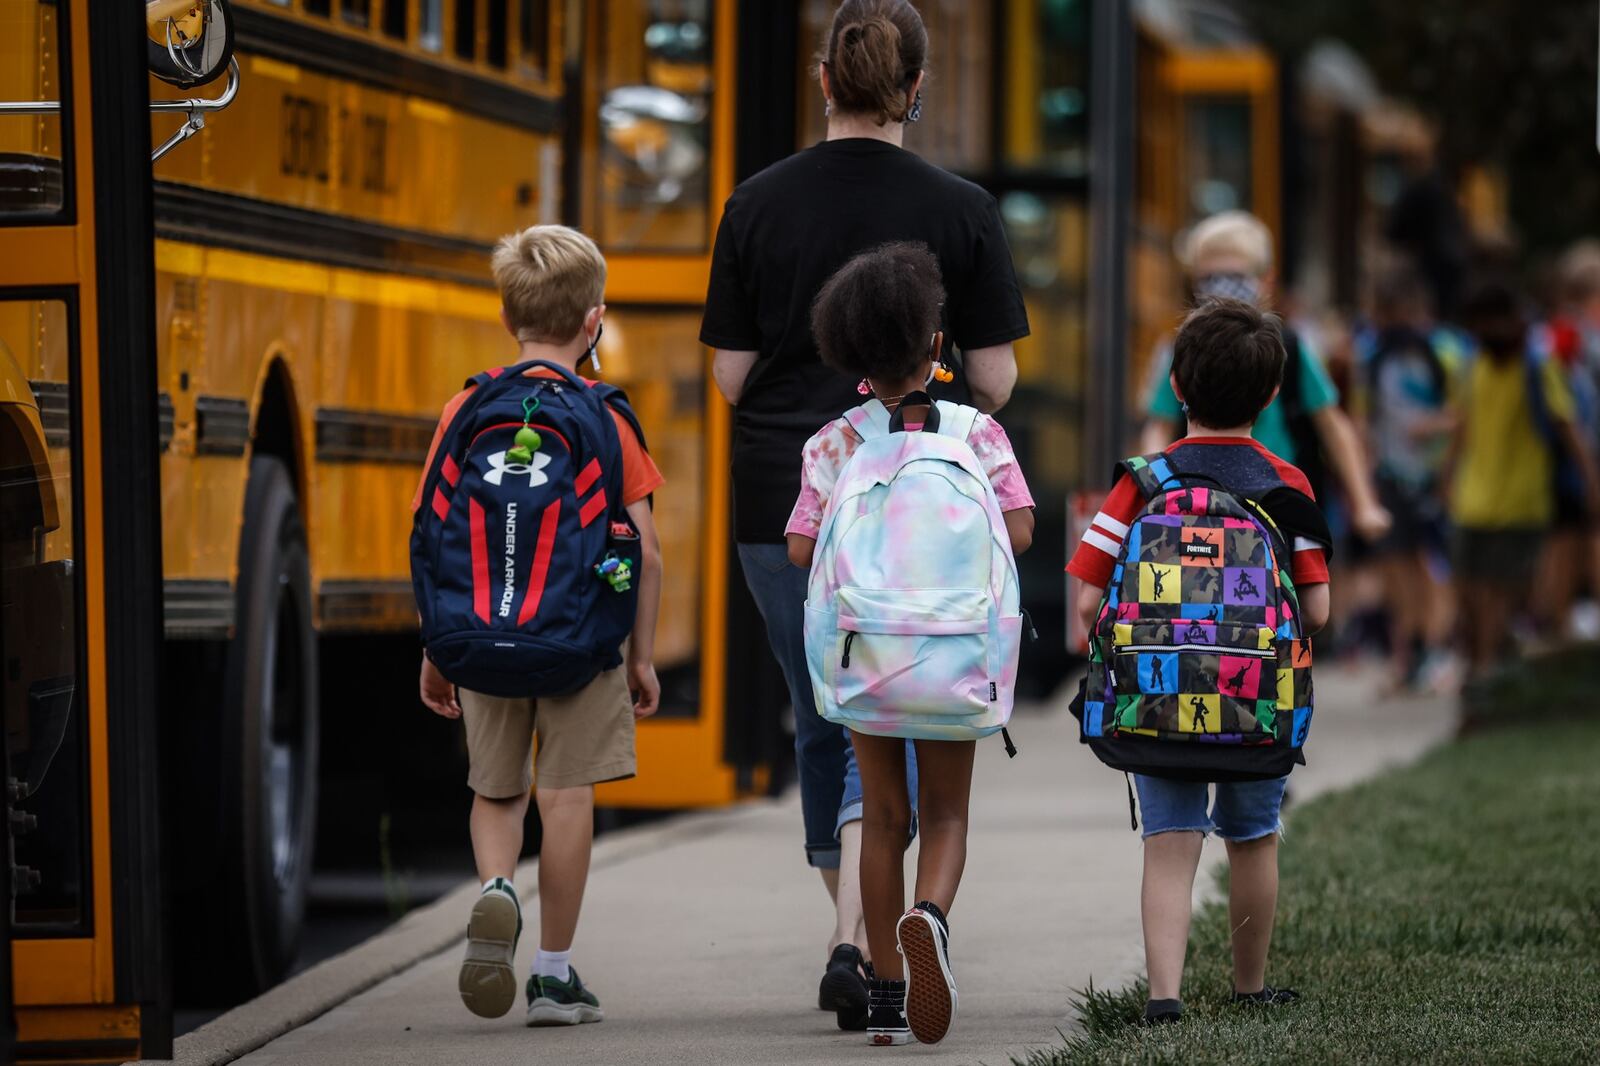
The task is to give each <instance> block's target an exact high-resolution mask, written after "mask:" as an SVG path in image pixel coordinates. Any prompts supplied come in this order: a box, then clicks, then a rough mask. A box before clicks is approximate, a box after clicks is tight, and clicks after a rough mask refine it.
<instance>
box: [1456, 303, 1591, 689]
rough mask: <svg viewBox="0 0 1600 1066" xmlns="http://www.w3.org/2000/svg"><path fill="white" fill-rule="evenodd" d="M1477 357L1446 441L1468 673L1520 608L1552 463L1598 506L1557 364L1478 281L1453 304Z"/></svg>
mask: <svg viewBox="0 0 1600 1066" xmlns="http://www.w3.org/2000/svg"><path fill="white" fill-rule="evenodd" d="M1461 317H1462V323H1463V325H1465V326H1466V327H1467V329H1468V330H1469V331H1470V332H1471V333H1472V335H1473V337H1474V338H1475V339H1476V340H1477V343H1478V346H1479V352H1478V356H1477V358H1475V359H1474V360H1473V361H1472V365H1471V366H1470V367H1469V368H1468V369H1467V371H1466V372H1465V375H1464V377H1465V381H1464V382H1463V384H1462V387H1461V389H1460V390H1459V403H1460V407H1461V412H1460V417H1459V418H1458V420H1457V430H1456V437H1455V440H1454V441H1453V442H1452V445H1451V452H1450V456H1451V462H1450V467H1451V474H1450V475H1449V476H1448V477H1447V480H1446V484H1448V485H1449V487H1450V517H1451V520H1452V521H1453V523H1454V525H1455V538H1456V539H1455V553H1454V554H1455V568H1456V582H1457V589H1458V594H1459V596H1460V600H1461V617H1462V619H1463V620H1464V623H1465V628H1466V638H1467V663H1468V668H1469V671H1470V674H1469V676H1471V677H1479V676H1482V675H1483V674H1485V673H1487V672H1489V671H1491V670H1492V669H1493V668H1494V667H1495V666H1496V665H1497V663H1498V662H1499V660H1500V657H1501V656H1502V654H1503V653H1504V651H1505V645H1506V635H1507V632H1508V629H1509V625H1510V621H1511V619H1512V618H1513V617H1515V615H1516V614H1517V613H1518V612H1520V611H1522V610H1523V609H1525V608H1526V606H1527V591H1528V589H1529V587H1530V585H1531V584H1532V581H1533V572H1534V566H1535V563H1536V561H1537V559H1538V558H1539V549H1540V546H1541V544H1542V542H1543V540H1544V537H1545V534H1546V532H1547V531H1548V530H1549V528H1550V525H1551V522H1552V521H1553V520H1554V518H1555V506H1556V505H1555V468H1556V463H1557V461H1558V459H1559V458H1560V457H1561V455H1563V454H1565V455H1566V456H1567V457H1569V458H1570V460H1571V461H1572V463H1573V464H1574V465H1575V466H1576V467H1577V468H1578V470H1579V472H1580V475H1581V480H1582V483H1583V494H1584V506H1585V508H1586V509H1587V511H1588V513H1589V514H1590V515H1591V516H1592V515H1593V514H1595V512H1596V509H1597V506H1600V471H1597V469H1596V466H1595V460H1594V457H1593V456H1592V455H1591V453H1590V452H1589V449H1588V448H1586V447H1584V445H1583V442H1582V440H1580V439H1579V435H1578V430H1577V428H1576V425H1575V421H1574V418H1575V414H1576V411H1575V408H1574V403H1573V398H1572V391H1571V389H1569V388H1568V387H1567V382H1566V379H1565V377H1564V376H1563V374H1562V370H1561V366H1560V364H1559V363H1558V362H1557V361H1556V360H1554V359H1552V358H1550V357H1549V355H1548V353H1545V352H1543V351H1541V350H1540V349H1539V348H1538V347H1537V346H1536V345H1534V344H1531V343H1530V338H1529V333H1528V322H1527V319H1526V318H1525V317H1524V316H1523V313H1522V306H1521V303H1520V301H1519V300H1518V298H1517V296H1516V294H1515V293H1514V292H1512V290H1511V289H1510V288H1508V287H1506V286H1505V285H1502V284H1498V283H1491V284H1486V285H1483V286H1482V287H1480V288H1479V289H1477V290H1476V291H1475V292H1473V293H1472V294H1471V295H1470V296H1469V298H1468V299H1467V301H1466V303H1465V304H1464V305H1463V307H1462V310H1461Z"/></svg>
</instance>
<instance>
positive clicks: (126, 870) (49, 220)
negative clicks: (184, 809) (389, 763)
mask: <svg viewBox="0 0 1600 1066" xmlns="http://www.w3.org/2000/svg"><path fill="white" fill-rule="evenodd" d="M185 6H187V5H185ZM92 7H93V14H92V15H91V13H90V12H91V0H3V2H0V659H3V661H0V707H3V714H4V721H5V730H4V751H3V753H0V754H3V765H4V771H5V782H4V784H5V790H4V800H5V804H6V806H7V808H8V810H7V811H5V812H4V814H5V815H6V817H5V818H4V824H5V826H6V827H7V832H6V836H7V839H6V840H5V844H6V850H5V854H6V857H7V861H8V868H7V869H6V870H5V871H4V872H3V877H4V882H5V883H8V884H10V885H11V886H13V890H14V894H13V893H7V894H6V895H5V896H4V897H0V902H4V903H6V904H7V906H5V907H0V935H4V936H5V937H6V938H7V939H8V940H9V945H8V947H9V950H8V951H7V955H8V957H9V966H8V967H7V966H0V971H4V972H3V973H0V994H3V995H5V998H6V1001H5V1002H3V1003H0V1018H3V1022H4V1028H5V1029H6V1032H5V1033H4V1036H3V1037H0V1039H4V1040H5V1041H6V1042H7V1043H10V1044H11V1045H12V1046H10V1047H6V1048H0V1059H3V1060H4V1061H13V1060H18V1061H22V1062H62V1061H74V1062H121V1061H124V1060H126V1059H128V1058H137V1057H139V1056H141V1055H146V1056H170V1054H171V1045H172V1035H171V1006H170V1001H169V997H168V995H167V992H166V983H165V974H166V971H167V960H166V958H165V956H164V950H165V949H164V937H163V935H162V929H161V924H160V917H161V900H162V891H163V886H162V882H161V877H160V865H161V856H160V838H161V832H160V827H161V821H160V817H159V811H160V793H161V789H162V778H161V776H160V769H159V768H158V765H157V754H158V752H159V750H160V748H159V744H158V743H157V740H158V737H157V729H158V724H159V723H158V721H157V718H156V712H157V707H156V699H155V695H156V676H155V664H156V662H157V661H158V659H159V655H158V653H159V650H160V647H159V644H158V643H157V642H158V641H159V640H160V636H161V606H160V601H159V599H158V596H159V593H160V589H161V584H160V581H161V556H160V539H159V528H160V527H159V522H160V518H159V511H158V510H157V507H158V496H157V485H158V479H157V469H156V460H157V447H158V445H157V439H158V438H157V413H156V390H155V349H154V343H153V338H154V321H153V316H154V307H155V298H154V292H153V289H152V285H153V270H152V263H151V255H152V247H153V245H152V235H151V206H150V205H151V194H150V147H151V146H150V140H149V129H150V123H149V120H148V119H147V117H146V114H145V108H146V106H147V105H146V102H145V101H146V99H147V89H146V64H147V62H148V59H149V49H148V47H147V41H148V40H149V37H148V34H147V28H146V24H145V21H144V18H143V13H142V12H141V11H140V10H139V6H137V5H134V4H131V3H114V4H101V3H97V2H96V3H93V4H92ZM179 40H180V41H181V35H180V36H179ZM166 43H168V42H163V50H164V51H169V52H170V53H171V54H173V55H180V54H181V52H180V51H179V49H178V48H171V49H167V48H166V47H165V44H166ZM5 978H9V981H6V980H5ZM7 985H9V987H6V986H7Z"/></svg>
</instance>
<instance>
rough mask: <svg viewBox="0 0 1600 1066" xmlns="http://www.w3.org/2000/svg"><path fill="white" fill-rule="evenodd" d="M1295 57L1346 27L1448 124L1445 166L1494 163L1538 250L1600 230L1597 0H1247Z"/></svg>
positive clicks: (1255, 21)
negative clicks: (1596, 112) (1597, 130)
mask: <svg viewBox="0 0 1600 1066" xmlns="http://www.w3.org/2000/svg"><path fill="white" fill-rule="evenodd" d="M1238 6H1239V9H1240V10H1241V12H1242V13H1244V14H1245V15H1246V17H1247V18H1248V19H1249V20H1250V23H1251V25H1252V26H1253V27H1254V28H1255V30H1256V31H1257V32H1258V33H1259V34H1260V35H1261V37H1262V39H1263V40H1265V41H1266V42H1267V43H1268V44H1269V45H1270V46H1271V47H1273V48H1275V49H1276V50H1278V51H1279V52H1281V53H1283V54H1285V55H1288V56H1290V57H1293V56H1296V55H1299V54H1303V53H1304V51H1305V50H1306V49H1308V48H1309V47H1310V46H1311V45H1312V44H1313V43H1314V42H1315V41H1317V40H1318V39H1319V38H1324V37H1333V38H1337V39H1339V40H1341V41H1343V42H1344V43H1346V44H1347V45H1349V46H1350V47H1351V48H1352V49H1354V50H1355V51H1356V52H1357V53H1358V54H1359V55H1360V56H1361V57H1362V58H1363V59H1364V60H1365V61H1366V62H1367V64H1368V65H1369V66H1370V67H1371V68H1372V70H1373V73H1374V74H1375V76H1376V77H1377V79H1378V81H1379V83H1380V84H1381V85H1382V86H1383V88H1384V91H1386V92H1388V93H1389V94H1391V95H1393V96H1396V97H1399V98H1401V99H1403V100H1407V101H1409V102H1410V103H1412V104H1413V105H1415V106H1416V107H1417V108H1418V109H1419V110H1420V111H1422V112H1423V113H1424V114H1425V115H1427V116H1428V117H1429V118H1430V119H1432V120H1433V121H1434V123H1435V124H1436V125H1437V127H1438V129H1439V132H1440V162H1441V165H1442V168H1443V170H1444V172H1445V174H1446V175H1453V174H1454V173H1456V172H1458V171H1459V169H1460V167H1462V166H1464V165H1467V164H1472V163H1483V162H1488V163H1497V164H1499V165H1500V166H1502V167H1503V168H1504V169H1505V172H1506V174H1507V176H1508V178H1509V185H1510V205H1509V206H1510V213H1511V220H1512V223H1513V224H1514V226H1515V227H1516V230H1517V235H1518V236H1519V237H1520V238H1521V240H1522V242H1523V250H1524V251H1525V252H1527V253H1530V254H1534V255H1544V254H1549V253H1551V252H1554V251H1557V250H1558V249H1560V248H1561V247H1562V246H1564V245H1565V244H1567V243H1568V242H1570V241H1571V240H1573V239H1574V238H1576V237H1579V236H1584V235H1596V236H1600V151H1597V149H1596V147H1595V124H1596V114H1595V109H1596V82H1595V79H1596V58H1597V37H1600V4H1597V3H1596V2H1595V0H1238Z"/></svg>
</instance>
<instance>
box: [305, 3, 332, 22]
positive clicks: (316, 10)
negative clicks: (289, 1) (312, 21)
mask: <svg viewBox="0 0 1600 1066" xmlns="http://www.w3.org/2000/svg"><path fill="white" fill-rule="evenodd" d="M300 10H301V11H304V12H305V13H306V14H308V15H321V16H322V17H323V18H327V17H328V16H329V15H330V14H332V13H333V0H300Z"/></svg>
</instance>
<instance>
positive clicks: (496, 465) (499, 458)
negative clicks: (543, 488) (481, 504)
mask: <svg viewBox="0 0 1600 1066" xmlns="http://www.w3.org/2000/svg"><path fill="white" fill-rule="evenodd" d="M488 463H489V470H488V471H486V472H485V473H484V475H483V480H485V481H487V482H488V483H489V484H491V485H498V484H500V482H502V481H504V480H505V476H506V475H507V474H510V475H511V476H513V477H522V476H523V475H527V478H528V487H529V488H530V489H531V488H533V487H534V486H536V485H543V484H544V483H545V482H546V481H549V480H550V479H549V478H548V477H546V476H545V472H544V468H545V467H547V466H549V465H550V457H549V456H548V455H546V454H544V452H534V453H533V462H531V463H508V462H506V453H505V452H495V453H494V454H493V455H491V456H489V458H488Z"/></svg>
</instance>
